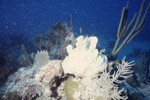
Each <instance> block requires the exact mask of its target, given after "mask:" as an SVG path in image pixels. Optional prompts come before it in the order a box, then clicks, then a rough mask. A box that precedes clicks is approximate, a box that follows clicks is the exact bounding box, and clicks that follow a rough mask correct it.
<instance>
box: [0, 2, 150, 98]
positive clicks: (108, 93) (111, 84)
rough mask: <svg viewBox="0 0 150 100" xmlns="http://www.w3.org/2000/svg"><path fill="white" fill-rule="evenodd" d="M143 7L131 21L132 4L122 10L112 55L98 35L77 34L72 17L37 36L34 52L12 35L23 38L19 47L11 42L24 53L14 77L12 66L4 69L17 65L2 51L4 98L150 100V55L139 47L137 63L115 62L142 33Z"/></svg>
mask: <svg viewBox="0 0 150 100" xmlns="http://www.w3.org/2000/svg"><path fill="white" fill-rule="evenodd" d="M144 5H145V0H143V1H142V3H141V7H140V10H139V13H138V14H136V13H135V15H134V16H133V18H132V19H131V21H130V22H128V21H127V16H128V7H129V3H127V5H126V7H124V8H123V10H122V14H121V18H120V22H119V26H118V32H117V39H116V41H115V43H114V46H113V47H112V53H111V54H107V52H105V50H104V49H101V48H98V46H97V43H98V38H97V37H96V36H83V35H80V36H75V32H74V30H73V26H72V22H71V20H72V19H71V18H69V21H68V22H58V23H56V25H54V27H52V28H51V29H50V30H48V31H47V32H46V33H45V34H42V35H39V36H37V37H36V39H35V43H34V45H35V49H36V51H37V52H36V53H35V52H30V51H28V50H27V48H30V47H26V45H25V44H23V43H24V41H26V38H25V37H21V36H19V35H15V36H13V37H12V40H14V38H15V39H16V38H18V39H19V40H20V39H21V40H20V43H21V44H19V43H18V41H12V42H11V43H12V44H17V43H18V44H17V45H16V47H18V45H21V49H20V51H21V50H22V51H21V52H22V54H21V55H19V56H18V58H17V60H15V61H14V62H16V64H15V65H13V66H18V67H17V68H18V69H17V71H14V72H13V73H10V67H8V69H3V68H4V66H6V63H8V64H9V63H10V64H11V63H13V61H12V62H9V61H6V59H7V53H3V52H0V55H1V56H0V61H1V65H0V66H2V67H1V70H0V72H1V77H4V78H6V79H7V81H6V83H5V85H3V86H2V87H1V88H0V95H1V97H0V99H3V100H126V99H130V100H149V99H150V92H149V91H150V63H149V61H150V58H149V54H150V53H149V51H146V52H143V51H141V50H138V49H137V50H134V52H133V53H132V54H130V56H137V57H138V58H139V61H138V62H139V63H138V64H136V63H135V62H134V61H133V60H131V61H128V60H127V59H126V57H124V58H122V59H121V60H120V59H118V58H117V55H118V54H119V51H120V50H121V49H123V47H124V46H125V45H127V44H128V43H130V42H131V40H133V39H134V38H135V36H137V35H138V34H139V33H140V32H141V31H142V29H143V27H144V23H145V22H146V21H145V18H146V15H147V13H148V11H149V9H150V3H149V4H148V6H146V9H145V10H144V8H145V7H144ZM142 12H143V13H142ZM80 32H81V33H82V29H80ZM24 39H25V40H24ZM120 42H122V43H120ZM31 49H33V51H34V48H33V47H31ZM13 64H14V63H13ZM2 71H3V72H2ZM6 79H4V80H6Z"/></svg>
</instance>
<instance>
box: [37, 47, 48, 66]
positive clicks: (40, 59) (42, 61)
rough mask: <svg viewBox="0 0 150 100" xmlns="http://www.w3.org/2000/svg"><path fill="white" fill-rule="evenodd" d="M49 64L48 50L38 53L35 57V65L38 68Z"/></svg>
mask: <svg viewBox="0 0 150 100" xmlns="http://www.w3.org/2000/svg"><path fill="white" fill-rule="evenodd" d="M48 62H49V55H48V52H47V51H46V50H43V51H38V52H37V54H36V55H35V64H36V65H37V66H39V67H40V66H44V65H46V64H47V63H48Z"/></svg>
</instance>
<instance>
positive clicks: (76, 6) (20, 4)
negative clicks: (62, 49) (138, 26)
mask: <svg viewBox="0 0 150 100" xmlns="http://www.w3.org/2000/svg"><path fill="white" fill-rule="evenodd" d="M126 2H127V0H121V1H116V0H0V41H1V48H3V49H4V51H6V50H8V49H10V52H9V51H8V52H9V53H11V49H12V47H14V48H21V47H20V45H21V44H24V45H25V46H26V48H27V49H28V51H29V52H32V50H30V48H31V47H32V44H33V42H34V39H35V37H36V36H37V35H38V34H44V33H45V32H46V31H47V30H49V28H50V27H52V26H53V25H55V23H56V22H58V21H67V19H68V17H69V16H70V15H72V21H73V27H74V31H75V32H76V35H80V34H79V28H80V27H82V30H83V34H84V35H89V36H90V35H95V36H97V37H98V38H99V45H100V46H101V48H104V49H109V48H111V46H112V43H113V42H112V41H114V40H115V39H116V33H117V28H118V24H119V20H120V16H121V11H122V8H123V7H124V6H125V5H126ZM129 2H130V4H129V14H128V17H129V18H128V19H129V20H131V18H132V16H133V15H134V13H135V12H138V11H139V7H140V5H141V2H142V0H138V1H135V0H130V1H129ZM148 2H149V0H146V4H147V3H148ZM149 33H150V13H148V15H147V17H146V21H145V26H144V28H143V30H142V31H141V32H140V34H139V35H138V36H137V37H136V38H135V39H134V40H133V41H132V42H131V43H130V44H129V45H127V46H125V47H124V48H123V49H122V50H121V52H120V54H119V56H121V57H123V56H124V55H127V54H128V53H129V52H130V51H132V49H134V48H140V49H142V50H148V49H150V39H149V38H150V34H149ZM6 45H7V46H6ZM5 46H6V47H5ZM10 47H11V48H10ZM14 48H13V49H14ZM4 51H2V52H4ZM8 52H7V53H8ZM18 52H19V51H18ZM11 54H12V53H11Z"/></svg>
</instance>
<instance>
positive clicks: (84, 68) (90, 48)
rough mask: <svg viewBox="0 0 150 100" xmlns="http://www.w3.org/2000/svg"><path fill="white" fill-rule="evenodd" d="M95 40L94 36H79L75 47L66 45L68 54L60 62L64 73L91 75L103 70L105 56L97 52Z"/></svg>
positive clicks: (105, 62) (96, 40) (105, 60)
mask: <svg viewBox="0 0 150 100" xmlns="http://www.w3.org/2000/svg"><path fill="white" fill-rule="evenodd" d="M97 42H98V39H97V38H96V37H83V36H79V37H78V38H77V42H76V47H75V48H73V47H72V46H71V45H68V47H67V52H68V56H67V57H66V58H65V59H64V61H63V63H62V65H63V69H64V73H70V74H74V75H76V76H87V77H91V76H94V75H95V74H97V73H98V72H100V71H103V69H104V68H105V67H106V66H107V57H106V56H105V55H103V54H102V53H99V52H98V50H97V49H96V44H97Z"/></svg>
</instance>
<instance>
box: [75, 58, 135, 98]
mask: <svg viewBox="0 0 150 100" xmlns="http://www.w3.org/2000/svg"><path fill="white" fill-rule="evenodd" d="M132 65H133V62H126V61H125V58H124V59H123V60H122V63H121V64H119V65H118V67H117V69H118V70H117V71H115V72H114V73H113V74H112V75H111V74H110V72H111V71H112V70H109V71H107V70H106V68H105V70H104V71H103V73H102V74H101V75H100V78H98V76H97V77H95V78H89V77H87V78H82V79H78V78H75V79H74V80H75V81H76V82H77V83H79V84H78V88H77V89H76V90H75V91H74V100H79V99H81V100H125V99H127V96H126V95H124V96H122V95H121V93H122V92H123V91H124V89H121V90H120V89H119V88H118V85H117V84H115V83H121V82H123V81H124V80H122V81H120V80H119V79H118V78H119V77H124V78H128V77H130V75H131V74H132V71H131V70H130V69H131V66H132Z"/></svg>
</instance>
